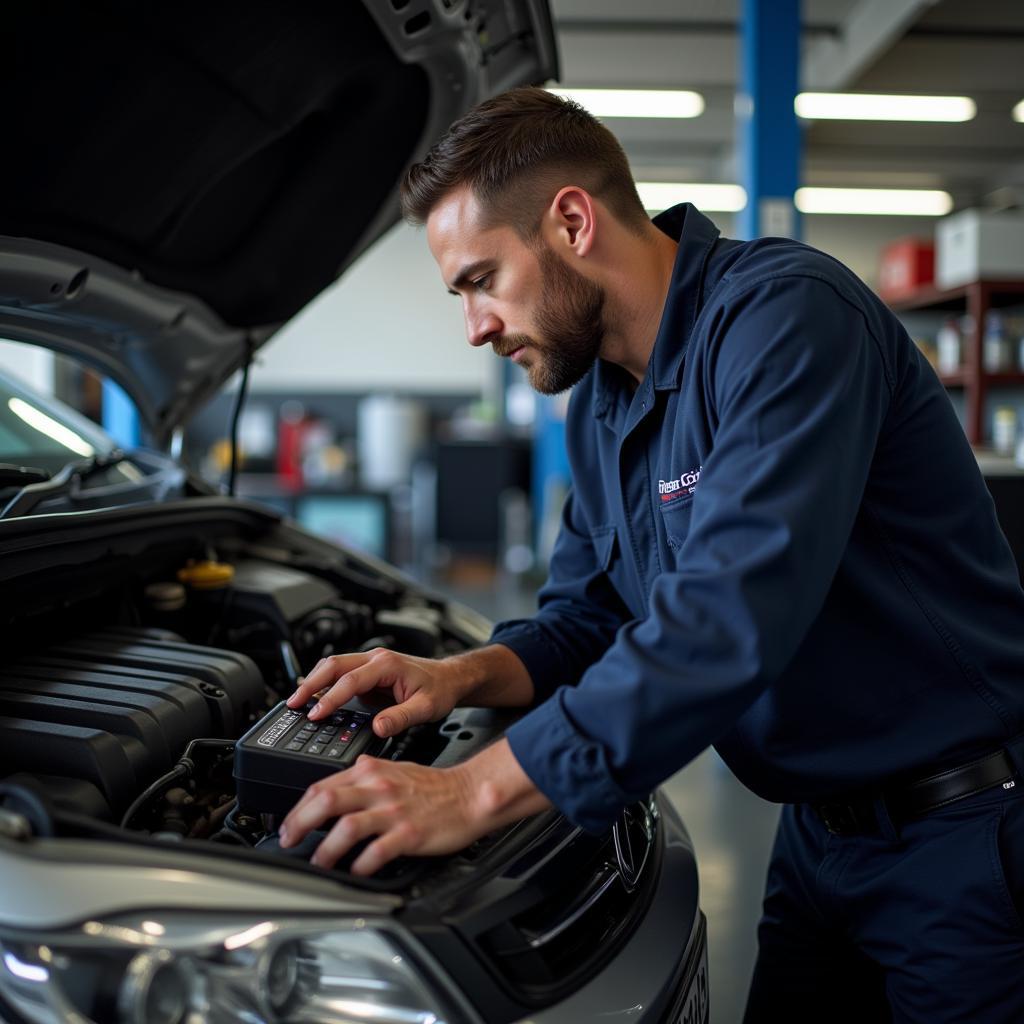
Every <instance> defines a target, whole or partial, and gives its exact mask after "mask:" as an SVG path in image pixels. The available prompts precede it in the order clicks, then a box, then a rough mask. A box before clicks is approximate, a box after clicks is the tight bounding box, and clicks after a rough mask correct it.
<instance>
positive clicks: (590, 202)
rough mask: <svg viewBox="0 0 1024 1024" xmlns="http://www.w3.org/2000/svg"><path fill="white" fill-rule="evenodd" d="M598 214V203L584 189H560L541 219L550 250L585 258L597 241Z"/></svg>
mask: <svg viewBox="0 0 1024 1024" xmlns="http://www.w3.org/2000/svg"><path fill="white" fill-rule="evenodd" d="M597 213H598V209H597V203H595V201H594V197H593V196H591V194H590V193H589V192H588V191H587V190H586V189H585V188H581V187H580V186H579V185H566V186H565V187H564V188H561V189H559V191H558V194H557V195H556V196H555V198H554V199H552V200H551V204H550V206H549V207H548V210H547V214H546V215H545V218H544V220H545V225H544V226H545V229H546V233H548V234H549V238H548V241H549V242H550V243H551V246H552V248H554V249H555V250H556V251H558V250H559V249H563V250H566V249H568V250H571V251H572V253H573V254H574V255H576V256H586V255H587V254H588V253H589V252H590V250H591V249H592V248H593V247H594V240H595V238H596V237H597Z"/></svg>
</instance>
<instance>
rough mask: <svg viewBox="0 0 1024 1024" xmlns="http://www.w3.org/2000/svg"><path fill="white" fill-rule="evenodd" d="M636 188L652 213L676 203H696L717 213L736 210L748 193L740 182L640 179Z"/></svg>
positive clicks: (745, 199)
mask: <svg viewBox="0 0 1024 1024" xmlns="http://www.w3.org/2000/svg"><path fill="white" fill-rule="evenodd" d="M636 190H637V192H638V193H639V194H640V201H641V202H642V203H643V204H644V209H645V210H647V211H648V212H649V213H657V212H658V211H659V210H667V209H668V208H669V207H670V206H675V205H676V203H693V205H694V206H696V207H697V208H698V209H699V210H708V211H709V212H718V213H735V212H736V211H737V210H742V209H743V207H744V206H746V205H747V193H746V192H745V191H744V189H742V188H741V187H740V186H739V185H707V184H703V183H700V184H697V183H692V182H679V181H638V182H637V183H636Z"/></svg>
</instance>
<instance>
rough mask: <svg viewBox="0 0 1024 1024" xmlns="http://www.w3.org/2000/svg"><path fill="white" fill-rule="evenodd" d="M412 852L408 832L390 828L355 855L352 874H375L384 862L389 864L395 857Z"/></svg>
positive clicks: (399, 828)
mask: <svg viewBox="0 0 1024 1024" xmlns="http://www.w3.org/2000/svg"><path fill="white" fill-rule="evenodd" d="M413 852H415V851H414V849H413V843H412V840H411V837H410V833H409V832H408V831H407V830H406V829H403V828H401V827H394V828H390V829H388V831H387V832H385V833H384V834H383V835H381V836H378V837H377V838H376V839H375V840H374V841H373V842H372V843H370V844H369V846H367V847H366V849H365V850H363V852H362V853H361V854H359V856H358V857H356V859H355V860H354V861H353V862H352V874H353V875H373V874H376V873H377V872H378V871H380V869H381V868H382V867H384V865H385V864H389V863H390V862H391V861H393V860H394V859H395V858H396V857H401V856H402V855H403V854H408V853H413Z"/></svg>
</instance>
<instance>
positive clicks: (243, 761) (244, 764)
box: [234, 700, 387, 814]
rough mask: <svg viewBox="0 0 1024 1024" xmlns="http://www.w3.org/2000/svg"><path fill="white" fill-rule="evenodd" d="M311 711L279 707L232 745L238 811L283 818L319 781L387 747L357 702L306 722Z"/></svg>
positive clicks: (366, 709) (308, 707) (368, 713)
mask: <svg viewBox="0 0 1024 1024" xmlns="http://www.w3.org/2000/svg"><path fill="white" fill-rule="evenodd" d="M315 705H316V701H315V700H314V701H310V702H309V704H307V705H306V707H304V708H300V709H293V708H290V707H288V705H287V704H285V703H284V702H283V701H282V702H281V703H280V704H278V705H277V707H275V708H274V709H273V711H271V712H270V713H269V714H268V715H266V716H265V717H264V718H262V719H261V720H260V721H259V722H257V723H256V724H255V725H254V726H253V727H252V728H251V729H250V730H249V731H248V732H247V733H246V734H245V735H244V736H243V737H242V738H241V739H240V740H239V741H238V742H237V743H236V744H235V767H234V776H235V781H236V783H237V786H238V802H239V804H240V805H241V806H242V807H245V808H250V809H252V810H256V811H263V812H271V813H277V814H286V813H287V812H288V811H290V810H291V809H292V807H293V806H294V805H295V804H296V803H297V802H298V800H299V798H300V797H301V796H302V794H303V793H305V791H306V789H307V787H308V786H310V785H312V784H313V783H314V782H316V781H317V780H318V779H322V778H324V776H326V775H331V774H333V773H334V772H336V771H340V770H341V769H342V768H347V767H348V766H349V765H351V764H352V763H353V762H354V761H355V759H356V758H357V757H358V756H359V755H360V754H378V753H380V751H381V750H383V748H384V747H385V746H386V744H387V740H382V739H378V738H377V737H376V736H375V735H374V733H373V730H372V729H371V728H370V723H371V721H372V720H373V715H374V713H375V712H374V710H373V709H371V708H369V707H367V706H366V705H365V704H363V703H361V702H360V701H358V700H354V701H350V702H349V703H348V704H346V705H345V706H344V707H342V708H339V709H338V710H337V711H334V712H333V713H332V714H330V715H328V716H327V717H326V718H320V719H317V721H315V722H311V721H310V720H309V718H308V717H307V715H308V713H309V712H310V710H312V708H313V707H314V706H315Z"/></svg>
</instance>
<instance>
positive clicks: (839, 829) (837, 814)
mask: <svg viewBox="0 0 1024 1024" xmlns="http://www.w3.org/2000/svg"><path fill="white" fill-rule="evenodd" d="M817 811H818V817H819V818H821V821H822V824H823V825H824V826H825V828H826V829H827V830H828V831H829V832H830V833H832V835H834V836H849V835H856V834H857V833H860V832H863V831H865V829H864V825H863V822H861V820H860V816H859V815H858V814H857V811H856V809H855V808H854V807H853V806H852V805H850V804H818V807H817Z"/></svg>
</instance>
